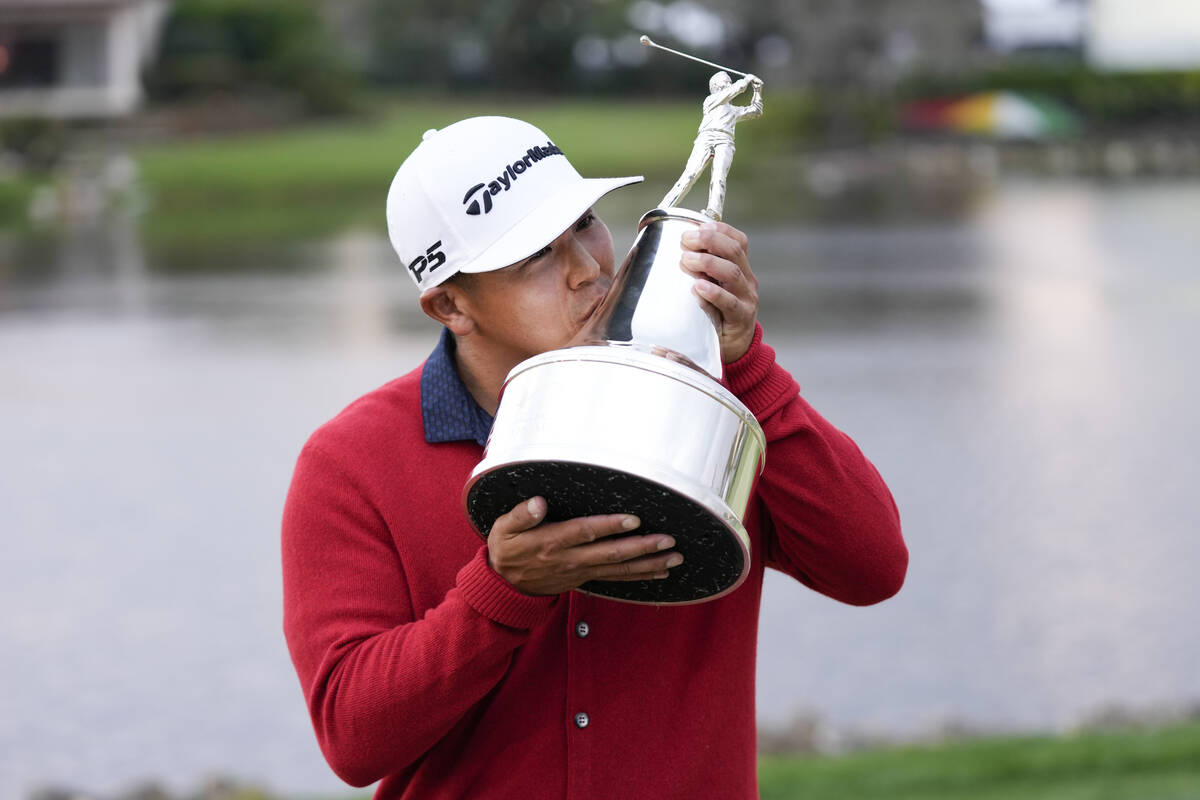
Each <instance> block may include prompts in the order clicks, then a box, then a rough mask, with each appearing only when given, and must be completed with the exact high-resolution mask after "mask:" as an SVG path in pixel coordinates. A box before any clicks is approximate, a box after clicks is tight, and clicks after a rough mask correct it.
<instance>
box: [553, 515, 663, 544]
mask: <svg viewBox="0 0 1200 800" xmlns="http://www.w3.org/2000/svg"><path fill="white" fill-rule="evenodd" d="M641 524H642V522H641V520H639V519H638V518H637V517H635V516H634V515H632V514H600V515H597V516H594V517H577V518H576V519H571V520H567V521H566V522H556V523H555V524H554V526H553V527H554V532H553V535H554V539H555V541H556V542H557V544H558V546H559V547H560V548H562V549H564V550H565V549H567V548H569V547H578V546H580V545H585V544H589V543H591V542H594V541H596V540H597V539H603V538H604V537H606V536H612V535H613V534H614V533H629V532H630V531H631V530H634V529H635V528H637V526H639V525H641Z"/></svg>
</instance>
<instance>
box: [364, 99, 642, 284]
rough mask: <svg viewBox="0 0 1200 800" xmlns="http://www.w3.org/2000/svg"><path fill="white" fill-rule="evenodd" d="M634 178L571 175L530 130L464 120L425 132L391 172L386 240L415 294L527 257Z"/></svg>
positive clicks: (558, 154) (523, 125)
mask: <svg viewBox="0 0 1200 800" xmlns="http://www.w3.org/2000/svg"><path fill="white" fill-rule="evenodd" d="M641 180H642V177H641V176H637V177H632V178H583V177H580V175H579V173H578V172H576V171H575V168H574V167H573V166H571V163H570V162H569V161H567V157H566V156H565V155H563V152H562V150H560V149H558V147H557V146H556V145H555V144H554V142H553V141H551V139H550V138H549V137H548V136H546V134H544V133H542V131H540V130H539V129H537V128H535V127H534V126H533V125H530V124H529V123H527V122H521V121H520V120H516V119H510V118H508V117H472V118H470V119H464V120H462V121H461V122H456V123H454V124H453V125H450V126H448V127H445V128H442V129H441V130H429V131H426V132H425V135H424V137H423V139H422V141H421V143H420V144H419V145H417V149H416V150H413V152H412V153H411V154H410V155H409V157H408V158H406V159H405V160H404V163H403V164H401V165H400V169H398V170H396V177H395V178H393V179H392V186H391V188H390V189H389V190H388V197H387V223H388V237H389V238H390V239H391V240H392V247H393V248H395V250H396V254H397V255H398V256H400V260H401V261H402V262H404V264H405V265H406V266H407V267H408V273H409V276H410V277H412V279H413V282H414V283H416V284H417V288H418V289H421V290H422V291H424V290H425V289H428V288H430V287H433V286H437V285H438V284H439V283H442V282H443V281H445V280H446V279H447V278H449V277H450V276H452V275H454V274H455V273H458V272H490V271H491V270H494V269H500V268H501V267H507V266H508V265H510V264H515V263H517V262H518V261H521V260H523V259H526V258H528V257H529V256H531V255H533V254H534V253H536V252H537V251H539V250H541V249H542V248H543V247H545V246H546V245H548V244H549V243H550V242H552V241H554V239H555V238H556V237H558V236H559V235H561V234H562V232H563V231H565V230H566V229H567V228H568V227H569V226H570V225H571V223H573V222H574V221H575V220H576V219H578V218H579V217H580V216H582V215H583V213H584V212H585V211H587V210H588V209H589V208H591V206H592V205H593V204H594V203H595V202H596V201H597V200H599V199H600V198H601V197H603V196H604V195H606V194H608V193H609V192H611V191H612V190H613V189H618V188H620V187H622V186H627V185H629V184H631V183H637V182H638V181H641Z"/></svg>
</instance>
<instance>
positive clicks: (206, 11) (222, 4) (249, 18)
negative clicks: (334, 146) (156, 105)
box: [146, 0, 358, 114]
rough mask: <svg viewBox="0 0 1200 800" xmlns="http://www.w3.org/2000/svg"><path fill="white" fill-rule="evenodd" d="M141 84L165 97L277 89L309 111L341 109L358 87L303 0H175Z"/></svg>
mask: <svg viewBox="0 0 1200 800" xmlns="http://www.w3.org/2000/svg"><path fill="white" fill-rule="evenodd" d="M146 82H147V86H148V88H149V91H150V93H151V96H152V97H153V98H156V99H168V100H174V99H182V98H190V97H197V96H205V95H211V94H217V93H234V94H239V93H247V92H262V91H268V92H280V93H282V94H285V95H289V96H292V97H294V98H295V99H297V100H298V101H299V102H300V104H301V105H302V107H303V108H304V110H305V111H307V112H309V113H313V114H330V113H339V112H344V111H347V110H349V109H350V108H351V107H352V105H353V101H354V97H355V94H356V90H357V88H358V78H357V76H356V75H355V74H354V73H353V72H352V71H351V70H350V68H349V67H348V66H347V65H346V63H345V61H344V60H343V59H342V58H341V57H340V56H339V53H338V48H337V47H336V46H335V44H334V40H333V38H332V37H331V36H329V35H328V34H327V31H326V29H325V27H324V25H323V22H322V19H321V17H320V16H319V14H318V13H317V10H316V8H315V6H314V5H313V3H312V2H309V1H308V0H177V2H175V4H174V5H173V6H172V9H171V13H170V16H169V17H168V19H167V23H166V27H165V29H164V31H163V36H162V41H161V44H160V48H159V58H158V60H157V63H156V64H155V65H154V67H153V68H152V69H151V70H150V72H149V73H148V75H147V81H146Z"/></svg>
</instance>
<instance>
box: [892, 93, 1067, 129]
mask: <svg viewBox="0 0 1200 800" xmlns="http://www.w3.org/2000/svg"><path fill="white" fill-rule="evenodd" d="M902 119H903V124H904V127H905V128H907V129H908V130H917V131H940V132H944V133H958V134H964V135H968V136H987V137H992V138H998V139H1048V138H1055V137H1062V136H1069V135H1070V134H1073V133H1075V132H1076V131H1077V130H1078V128H1079V124H1078V121H1077V120H1076V118H1075V116H1074V115H1073V114H1072V113H1071V112H1070V111H1069V110H1067V109H1066V108H1065V107H1064V106H1062V105H1061V104H1060V103H1057V102H1055V101H1054V100H1051V99H1049V98H1046V97H1038V96H1034V95H1026V94H1019V93H1017V92H1006V91H997V92H980V93H978V94H972V95H968V96H966V97H957V98H941V99H937V100H918V101H915V102H912V103H909V104H907V105H906V106H905V107H904V110H903V114H902Z"/></svg>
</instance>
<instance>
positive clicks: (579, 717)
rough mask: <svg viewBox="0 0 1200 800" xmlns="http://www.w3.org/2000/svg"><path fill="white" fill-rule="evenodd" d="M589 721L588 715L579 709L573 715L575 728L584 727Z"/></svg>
mask: <svg viewBox="0 0 1200 800" xmlns="http://www.w3.org/2000/svg"><path fill="white" fill-rule="evenodd" d="M589 722H591V720H590V719H588V715H587V714H585V713H583V712H582V711H580V712H579V713H578V714H576V715H575V727H576V728H579V729H583V728H586V727H587V726H588V723H589Z"/></svg>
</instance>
